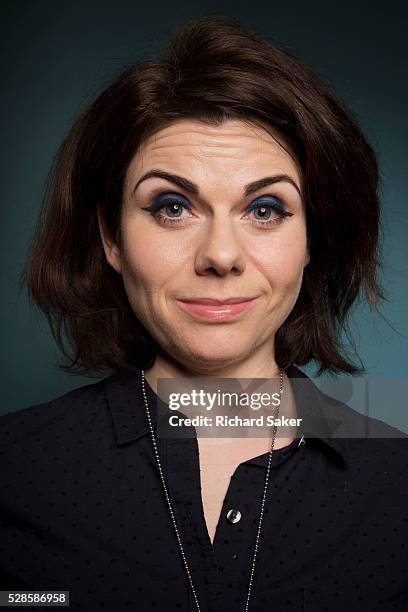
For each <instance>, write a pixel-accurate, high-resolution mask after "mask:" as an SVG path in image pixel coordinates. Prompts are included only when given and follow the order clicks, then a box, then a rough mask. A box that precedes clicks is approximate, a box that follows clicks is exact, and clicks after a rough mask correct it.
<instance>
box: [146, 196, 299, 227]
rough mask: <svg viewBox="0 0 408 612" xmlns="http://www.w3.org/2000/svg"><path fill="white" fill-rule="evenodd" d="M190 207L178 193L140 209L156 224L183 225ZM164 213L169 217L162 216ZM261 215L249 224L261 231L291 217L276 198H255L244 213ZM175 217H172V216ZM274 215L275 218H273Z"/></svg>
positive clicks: (185, 199)
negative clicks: (185, 211)
mask: <svg viewBox="0 0 408 612" xmlns="http://www.w3.org/2000/svg"><path fill="white" fill-rule="evenodd" d="M191 209H192V206H191V204H190V202H189V201H188V199H187V198H185V197H184V196H182V195H181V194H179V193H166V194H164V195H163V194H161V195H159V196H156V197H155V198H154V199H153V201H152V202H151V203H150V205H149V206H146V207H142V210H146V211H147V212H149V213H150V214H151V215H152V216H153V217H154V218H155V219H156V221H157V222H158V223H160V224H162V225H173V226H174V225H183V224H185V223H186V221H188V219H189V217H188V216H182V214H183V211H184V210H187V211H190V210H191ZM163 210H164V211H166V210H167V213H169V215H166V214H163V212H162V211H163ZM254 211H255V212H258V211H259V214H261V218H260V219H259V218H256V217H253V216H252V221H251V224H252V225H255V226H256V227H260V228H261V229H268V228H269V227H271V226H276V225H280V224H281V223H283V221H284V220H285V219H286V218H287V217H292V216H293V213H290V212H288V211H287V210H286V209H285V208H284V205H283V203H282V201H281V200H280V199H279V198H277V197H276V196H272V195H263V196H260V197H259V198H256V200H254V201H253V202H251V204H249V205H248V206H247V207H246V209H245V212H246V213H247V214H248V213H249V214H250V213H252V212H254ZM173 214H174V215H175V216H172V215H173ZM273 215H275V216H273Z"/></svg>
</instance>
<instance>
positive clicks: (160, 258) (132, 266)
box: [122, 228, 186, 289]
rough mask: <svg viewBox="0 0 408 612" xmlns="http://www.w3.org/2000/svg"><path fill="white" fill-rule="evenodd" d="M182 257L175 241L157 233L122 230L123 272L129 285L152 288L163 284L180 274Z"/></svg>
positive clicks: (183, 251) (181, 250)
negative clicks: (128, 280)
mask: <svg viewBox="0 0 408 612" xmlns="http://www.w3.org/2000/svg"><path fill="white" fill-rule="evenodd" d="M183 255H184V258H183ZM185 256H186V252H185V250H184V249H181V248H180V244H179V243H178V242H177V241H174V240H173V241H169V240H165V239H164V237H163V236H161V235H160V232H159V233H157V232H155V233H149V232H146V230H143V229H141V230H140V229H136V228H129V229H127V231H124V232H123V233H122V264H123V266H124V268H125V270H124V275H125V276H127V277H128V279H130V282H131V284H132V285H133V286H139V287H140V286H143V287H144V288H148V287H151V288H152V289H153V288H154V287H159V286H161V285H163V284H164V283H166V281H168V280H169V279H170V278H172V277H173V276H177V275H178V274H179V273H180V271H181V270H182V267H183V261H184V260H185V259H186V257H185Z"/></svg>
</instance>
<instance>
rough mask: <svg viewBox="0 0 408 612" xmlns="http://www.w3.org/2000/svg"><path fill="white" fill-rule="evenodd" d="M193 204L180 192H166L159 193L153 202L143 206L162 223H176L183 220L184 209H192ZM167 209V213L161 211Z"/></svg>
mask: <svg viewBox="0 0 408 612" xmlns="http://www.w3.org/2000/svg"><path fill="white" fill-rule="evenodd" d="M191 208H192V206H191V204H190V203H189V201H188V200H187V198H185V197H184V196H182V195H180V194H179V193H166V194H165V195H164V196H163V195H159V196H158V197H156V198H155V199H154V200H153V202H152V203H151V204H150V205H149V206H146V207H144V208H143V210H147V211H148V212H149V213H150V214H151V215H152V216H153V217H155V218H156V219H157V220H158V221H159V222H160V223H168V224H176V223H180V221H183V220H184V218H183V217H182V213H183V210H185V209H188V210H191ZM162 210H164V211H165V213H166V215H168V216H166V215H163V213H162V212H161V211H162Z"/></svg>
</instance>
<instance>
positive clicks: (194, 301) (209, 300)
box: [180, 297, 255, 306]
mask: <svg viewBox="0 0 408 612" xmlns="http://www.w3.org/2000/svg"><path fill="white" fill-rule="evenodd" d="M253 299H255V298H253V297H247V298H246V297H234V298H228V299H226V300H215V299H212V298H191V299H185V300H180V301H181V302H185V303H187V304H209V305H214V306H224V305H225V304H241V303H242V302H249V301H250V300H253Z"/></svg>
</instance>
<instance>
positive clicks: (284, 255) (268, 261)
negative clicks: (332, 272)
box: [253, 228, 307, 291]
mask: <svg viewBox="0 0 408 612" xmlns="http://www.w3.org/2000/svg"><path fill="white" fill-rule="evenodd" d="M306 252H307V249H306V234H305V232H304V231H303V228H299V231H293V232H290V233H285V232H282V233H280V234H275V235H274V236H273V240H271V239H266V240H261V241H258V243H257V247H256V250H254V251H253V260H254V261H255V262H256V266H257V267H258V269H260V270H262V271H263V274H264V275H265V277H266V278H267V279H268V280H269V282H270V285H271V286H272V287H274V288H275V290H276V291H279V290H282V291H284V290H285V289H286V290H290V289H293V290H296V289H298V288H299V289H300V284H301V281H302V274H303V269H304V266H305V263H306V259H305V258H306Z"/></svg>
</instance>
